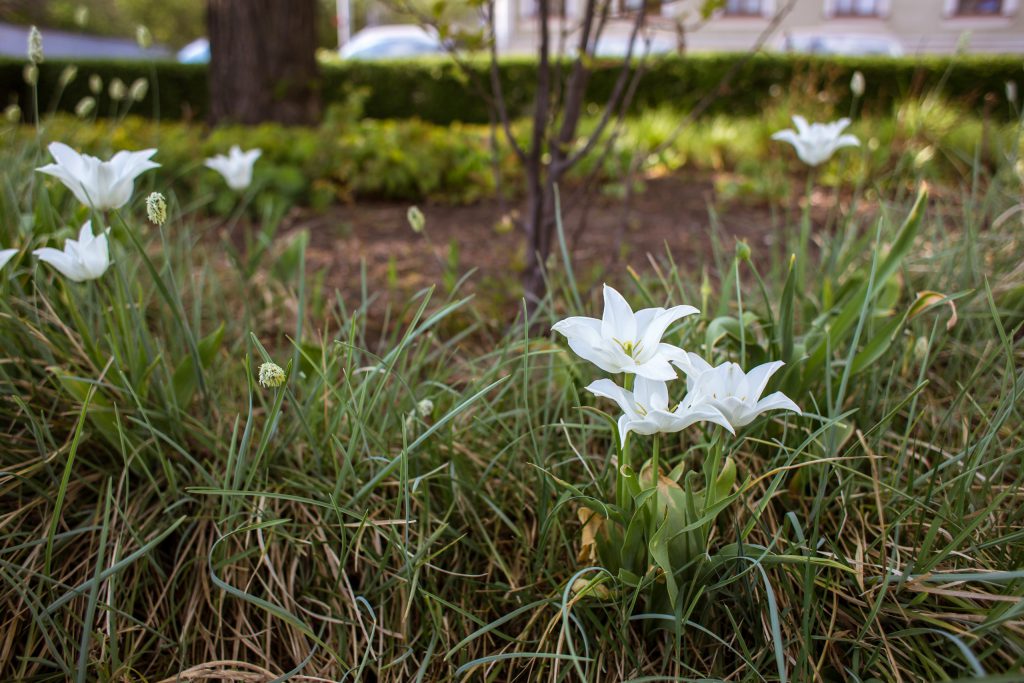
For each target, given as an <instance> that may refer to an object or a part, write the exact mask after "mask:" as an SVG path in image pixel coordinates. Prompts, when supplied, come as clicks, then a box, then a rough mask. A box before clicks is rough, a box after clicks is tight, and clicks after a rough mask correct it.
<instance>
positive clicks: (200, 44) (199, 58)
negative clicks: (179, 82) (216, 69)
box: [178, 38, 210, 64]
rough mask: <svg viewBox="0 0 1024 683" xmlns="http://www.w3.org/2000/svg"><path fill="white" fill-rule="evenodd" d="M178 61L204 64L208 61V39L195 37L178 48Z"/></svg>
mask: <svg viewBox="0 0 1024 683" xmlns="http://www.w3.org/2000/svg"><path fill="white" fill-rule="evenodd" d="M178 61H179V62H181V63H182V64H206V63H207V62H209V61H210V41H209V40H208V39H206V38H197V39H195V40H193V41H192V42H191V43H189V44H188V45H186V46H185V47H183V48H181V49H180V50H178Z"/></svg>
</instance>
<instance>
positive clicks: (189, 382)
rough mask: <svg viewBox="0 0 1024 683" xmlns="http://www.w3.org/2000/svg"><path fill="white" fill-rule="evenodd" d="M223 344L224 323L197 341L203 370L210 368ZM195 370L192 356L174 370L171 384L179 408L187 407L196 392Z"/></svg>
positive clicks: (187, 357)
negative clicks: (172, 384)
mask: <svg viewBox="0 0 1024 683" xmlns="http://www.w3.org/2000/svg"><path fill="white" fill-rule="evenodd" d="M223 342H224V323H221V324H220V326H219V327H217V329H216V330H214V331H213V332H211V333H210V334H208V335H207V336H205V337H203V338H202V339H200V340H199V343H198V344H196V347H197V349H198V351H199V362H200V363H202V366H203V369H205V368H208V367H210V363H212V362H213V359H214V357H215V356H216V355H217V352H218V351H220V347H221V344H222V343H223ZM196 377H197V374H196V370H195V363H194V362H193V360H192V356H186V357H185V358H184V359H183V360H182V361H181V363H179V364H178V367H177V368H175V370H174V376H173V378H172V382H173V383H174V396H175V397H176V398H177V400H178V405H179V406H181V407H184V406H187V405H188V403H189V401H190V400H191V399H192V394H193V393H194V392H195V390H196Z"/></svg>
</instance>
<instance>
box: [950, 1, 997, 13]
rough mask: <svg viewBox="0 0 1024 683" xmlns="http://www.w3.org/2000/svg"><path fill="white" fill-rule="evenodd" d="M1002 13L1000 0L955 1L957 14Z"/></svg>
mask: <svg viewBox="0 0 1024 683" xmlns="http://www.w3.org/2000/svg"><path fill="white" fill-rule="evenodd" d="M1002 13H1003V2H1002V0H957V3H956V14H958V15H967V16H999V15H1001V14H1002Z"/></svg>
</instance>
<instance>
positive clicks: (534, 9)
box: [519, 0, 565, 17]
mask: <svg viewBox="0 0 1024 683" xmlns="http://www.w3.org/2000/svg"><path fill="white" fill-rule="evenodd" d="M519 7H520V9H521V11H522V16H524V17H536V16H537V15H539V14H540V0H521V1H520V3H519ZM548 14H550V15H551V16H552V17H564V16H565V0H548Z"/></svg>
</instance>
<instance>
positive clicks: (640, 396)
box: [633, 375, 668, 410]
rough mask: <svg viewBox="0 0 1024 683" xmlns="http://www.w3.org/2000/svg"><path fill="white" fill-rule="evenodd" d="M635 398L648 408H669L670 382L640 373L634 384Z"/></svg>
mask: <svg viewBox="0 0 1024 683" xmlns="http://www.w3.org/2000/svg"><path fill="white" fill-rule="evenodd" d="M633 400H634V401H636V402H637V403H639V404H640V405H642V406H643V407H644V408H646V409H648V410H667V409H668V384H666V383H665V382H663V381H661V380H656V379H648V378H647V377H644V376H642V375H638V376H637V378H636V382H635V383H634V384H633Z"/></svg>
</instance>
